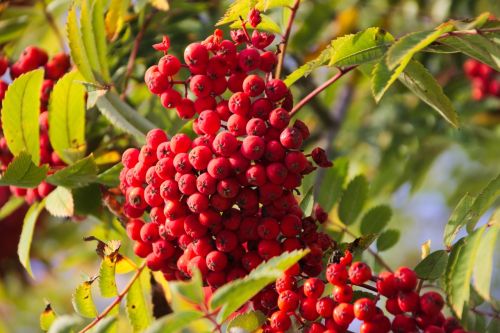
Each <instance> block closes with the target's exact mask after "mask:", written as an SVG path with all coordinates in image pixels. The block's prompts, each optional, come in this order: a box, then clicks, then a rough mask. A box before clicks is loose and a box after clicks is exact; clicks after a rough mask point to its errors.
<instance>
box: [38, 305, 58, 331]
mask: <svg viewBox="0 0 500 333" xmlns="http://www.w3.org/2000/svg"><path fill="white" fill-rule="evenodd" d="M55 319H56V313H55V312H54V310H53V309H52V306H50V303H49V304H47V305H46V306H45V309H44V310H43V312H42V313H41V314H40V328H41V329H42V331H48V330H49V329H50V326H51V325H52V323H53V322H54V320H55Z"/></svg>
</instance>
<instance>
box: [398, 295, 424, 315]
mask: <svg viewBox="0 0 500 333" xmlns="http://www.w3.org/2000/svg"><path fill="white" fill-rule="evenodd" d="M419 300H420V299H419V296H418V294H417V293H416V292H414V291H408V292H400V293H399V295H398V305H399V308H400V309H401V310H402V311H403V312H416V311H417V310H418V308H419Z"/></svg>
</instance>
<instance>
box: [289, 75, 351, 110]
mask: <svg viewBox="0 0 500 333" xmlns="http://www.w3.org/2000/svg"><path fill="white" fill-rule="evenodd" d="M356 67H357V66H349V67H346V68H338V70H339V71H338V72H337V74H335V75H334V76H333V77H332V78H331V79H329V80H328V81H325V82H324V83H323V84H322V85H320V86H319V87H317V88H316V89H314V90H313V91H311V92H310V93H309V94H308V95H307V96H306V97H304V98H303V99H302V100H301V101H300V102H298V103H297V105H295V106H294V108H293V109H292V111H290V116H293V115H294V114H296V113H297V112H298V111H299V110H300V109H302V108H303V107H304V105H306V104H307V103H309V101H310V100H311V99H313V98H314V97H316V95H318V94H319V93H320V92H322V91H323V90H325V89H326V88H328V87H329V86H330V85H332V84H333V83H335V82H336V81H337V80H338V79H340V78H341V77H342V76H344V75H345V74H347V73H349V72H350V71H352V70H353V69H354V68H356Z"/></svg>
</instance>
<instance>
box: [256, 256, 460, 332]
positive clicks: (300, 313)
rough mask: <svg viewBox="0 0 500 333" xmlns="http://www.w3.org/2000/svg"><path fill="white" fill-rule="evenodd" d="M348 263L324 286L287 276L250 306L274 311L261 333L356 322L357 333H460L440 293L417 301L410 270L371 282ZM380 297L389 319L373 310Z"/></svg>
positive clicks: (334, 267) (330, 270)
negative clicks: (447, 315) (446, 313)
mask: <svg viewBox="0 0 500 333" xmlns="http://www.w3.org/2000/svg"><path fill="white" fill-rule="evenodd" d="M351 262H352V255H351V253H350V252H349V251H346V252H345V255H344V256H343V257H342V258H340V259H338V260H337V261H336V262H334V263H331V264H329V265H328V266H327V268H326V272H325V276H326V281H324V280H322V279H320V278H318V277H313V278H303V277H299V278H297V275H296V274H295V272H293V273H289V272H286V273H285V275H284V276H283V277H282V278H280V279H278V280H277V281H276V283H275V285H274V286H270V287H268V288H267V291H266V292H264V293H261V295H260V298H258V299H256V300H254V302H253V305H254V308H257V309H259V310H262V311H264V312H266V313H268V311H269V310H270V309H272V311H273V312H272V314H271V315H270V320H269V323H267V324H266V325H265V326H264V327H263V329H264V332H269V333H270V332H285V331H287V330H288V329H289V328H291V327H292V320H294V321H295V322H296V324H297V325H298V326H301V327H303V329H304V331H306V332H308V333H317V332H318V333H322V332H329V333H339V332H346V331H347V329H348V328H349V326H350V325H351V324H352V323H353V322H354V321H355V320H357V321H358V324H359V325H360V326H359V332H361V333H384V332H389V331H391V330H392V332H401V333H403V332H419V331H423V332H426V333H462V332H465V331H464V330H463V329H462V328H461V326H460V325H459V323H458V322H457V321H456V320H455V319H454V318H448V319H446V318H445V317H444V315H443V313H442V312H441V310H442V309H443V307H444V300H443V298H442V296H441V295H440V294H439V293H437V292H434V291H428V292H425V293H422V294H420V295H419V293H418V292H417V291H416V287H417V282H418V280H417V275H416V274H415V272H414V271H413V270H411V269H409V268H407V267H400V268H399V269H397V270H396V271H395V272H394V273H389V272H383V273H381V274H380V275H378V276H373V274H372V270H371V269H370V267H369V266H368V265H367V264H365V263H363V262H354V263H351ZM328 283H330V284H331V285H332V286H333V291H332V292H331V294H329V295H328V294H325V289H326V288H325V287H326V284H328ZM370 283H372V284H374V285H370ZM356 289H357V290H360V291H368V292H369V293H370V294H369V295H370V296H369V297H367V296H365V295H363V296H362V297H361V298H359V297H355V293H354V291H355V290H356ZM367 295H368V294H367ZM382 297H384V299H385V310H386V312H385V313H389V314H391V315H392V316H391V317H392V319H389V316H387V315H386V314H385V313H384V311H383V310H382V308H381V306H380V304H379V305H377V303H381V300H382Z"/></svg>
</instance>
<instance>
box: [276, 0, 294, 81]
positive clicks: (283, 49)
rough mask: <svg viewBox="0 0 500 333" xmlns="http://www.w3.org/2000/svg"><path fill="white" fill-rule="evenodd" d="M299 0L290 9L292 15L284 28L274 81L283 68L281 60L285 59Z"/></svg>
mask: <svg viewBox="0 0 500 333" xmlns="http://www.w3.org/2000/svg"><path fill="white" fill-rule="evenodd" d="M299 5H300V0H295V3H294V4H293V7H292V8H290V9H291V10H292V13H291V14H290V19H289V20H288V24H287V26H286V30H285V35H284V36H283V42H282V43H281V44H280V53H279V56H278V64H277V65H276V71H275V72H274V77H275V78H276V79H279V78H280V75H281V69H282V68H283V60H284V59H285V53H286V47H287V45H288V40H289V39H290V33H291V32H292V26H293V21H294V20H295V15H296V14H297V10H298V9H299Z"/></svg>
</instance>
